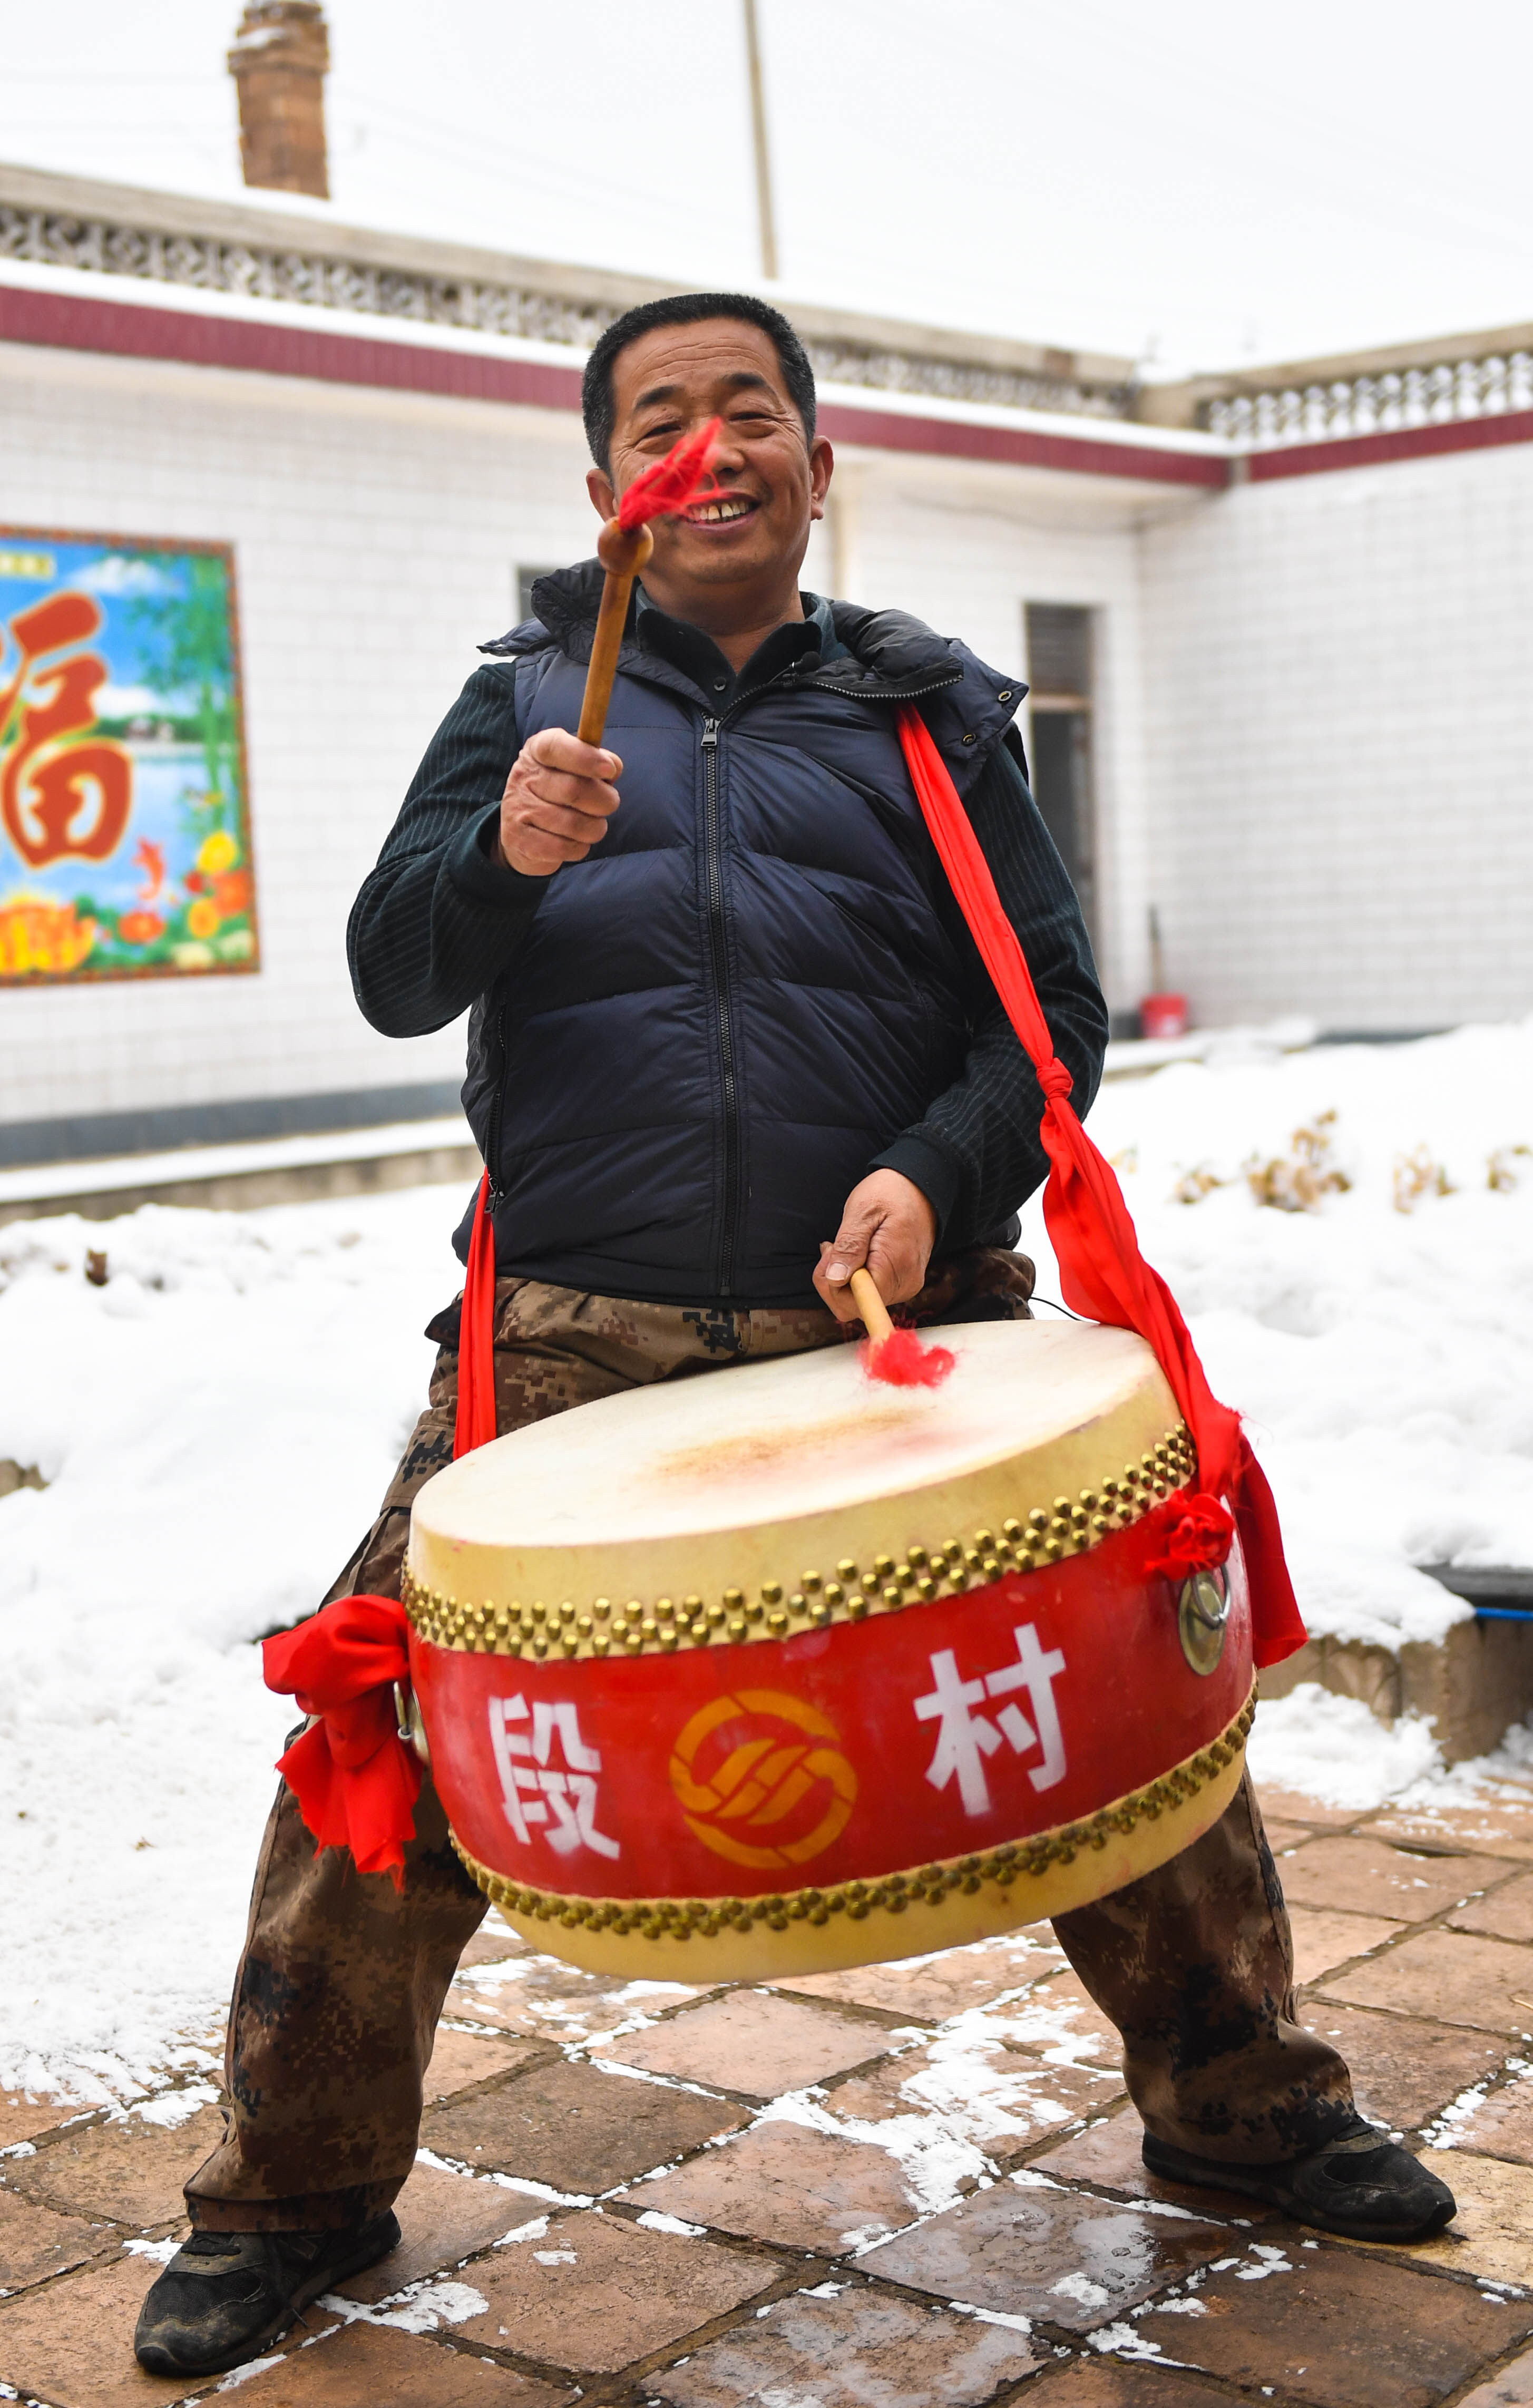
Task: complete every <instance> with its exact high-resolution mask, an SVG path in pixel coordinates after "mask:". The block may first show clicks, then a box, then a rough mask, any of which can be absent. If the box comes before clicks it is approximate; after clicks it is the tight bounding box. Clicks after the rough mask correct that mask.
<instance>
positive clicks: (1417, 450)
mask: <svg viewBox="0 0 1533 2408" xmlns="http://www.w3.org/2000/svg"><path fill="white" fill-rule="evenodd" d="M1503 443H1533V409H1509V410H1506V411H1505V412H1504V413H1503V414H1502V415H1501V416H1499V417H1495V418H1453V419H1450V420H1449V421H1448V422H1447V423H1446V424H1445V425H1443V426H1399V427H1396V428H1395V429H1393V431H1392V432H1390V433H1388V434H1384V435H1339V436H1337V437H1334V438H1333V439H1332V440H1331V441H1330V442H1328V443H1290V444H1284V445H1283V446H1282V449H1281V450H1278V451H1273V452H1250V453H1248V455H1247V471H1248V474H1249V476H1250V479H1251V482H1252V483H1253V484H1254V485H1265V484H1267V483H1268V482H1270V480H1271V479H1272V478H1274V477H1315V476H1323V475H1324V474H1325V471H1326V470H1327V469H1330V468H1377V467H1381V466H1383V465H1384V464H1385V463H1386V462H1387V461H1390V460H1428V459H1436V458H1439V457H1440V455H1441V454H1442V453H1443V452H1481V451H1484V450H1486V449H1487V448H1488V447H1491V446H1497V445H1500V444H1503Z"/></svg>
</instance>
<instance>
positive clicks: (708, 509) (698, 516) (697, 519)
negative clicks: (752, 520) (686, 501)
mask: <svg viewBox="0 0 1533 2408" xmlns="http://www.w3.org/2000/svg"><path fill="white" fill-rule="evenodd" d="M760 508H761V505H760V503H759V502H756V501H753V500H752V498H751V496H750V495H749V494H717V495H713V497H712V498H711V499H710V500H709V501H706V502H694V504H693V506H692V508H691V509H690V510H688V512H687V514H686V516H687V524H688V525H689V526H728V525H729V524H730V523H731V522H732V521H733V520H735V519H745V518H749V517H750V516H751V515H752V512H753V511H755V510H758V509H760Z"/></svg>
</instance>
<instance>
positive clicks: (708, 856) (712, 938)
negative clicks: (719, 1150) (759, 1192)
mask: <svg viewBox="0 0 1533 2408" xmlns="http://www.w3.org/2000/svg"><path fill="white" fill-rule="evenodd" d="M719 726H720V723H719V721H718V720H716V719H705V720H704V722H703V738H702V744H703V879H704V885H705V889H706V893H707V897H708V941H709V953H710V954H711V956H712V962H713V998H714V999H713V1010H714V1014H715V1019H716V1024H717V1028H718V1037H719V1063H720V1070H721V1074H722V1082H723V1087H724V1226H723V1228H722V1230H721V1231H720V1235H719V1251H718V1255H717V1266H718V1268H717V1273H716V1277H715V1282H714V1292H715V1294H716V1295H718V1296H729V1295H731V1294H732V1293H733V1291H734V1284H735V1241H736V1236H737V1225H738V1221H739V1210H740V1151H741V1149H740V1099H739V1081H738V1076H737V1073H736V1067H735V1023H734V1015H733V1013H732V1011H731V1010H730V1003H729V941H728V935H727V932H726V930H725V927H724V829H723V824H722V820H721V815H720V810H719Z"/></svg>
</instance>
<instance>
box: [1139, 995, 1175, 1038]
mask: <svg viewBox="0 0 1533 2408" xmlns="http://www.w3.org/2000/svg"><path fill="white" fill-rule="evenodd" d="M1186 1034H1187V998H1186V996H1184V995H1147V996H1145V997H1144V998H1143V1000H1142V1002H1141V1003H1140V1005H1139V1035H1140V1036H1141V1037H1185V1036H1186Z"/></svg>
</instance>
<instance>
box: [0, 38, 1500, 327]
mask: <svg viewBox="0 0 1533 2408" xmlns="http://www.w3.org/2000/svg"><path fill="white" fill-rule="evenodd" d="M760 8H761V17H762V23H763V39H764V47H765V53H766V84H767V98H768V108H769V111H770V118H771V131H772V141H773V149H774V167H775V173H776V179H777V190H778V218H779V246H780V254H781V292H782V293H783V294H786V295H788V296H790V297H791V296H793V295H795V294H797V295H800V296H802V297H804V298H806V299H809V298H812V299H815V300H824V301H829V302H832V303H840V304H842V305H844V306H847V307H854V308H867V309H877V310H882V311H887V312H890V313H892V314H895V315H897V316H901V317H909V318H918V319H925V320H928V321H934V322H938V323H942V324H947V325H954V326H968V327H976V328H979V327H982V328H987V329H990V330H993V331H995V332H997V333H1001V334H1008V335H1019V336H1025V337H1030V338H1032V339H1034V340H1037V341H1042V342H1049V343H1056V344H1062V345H1066V346H1072V347H1080V348H1091V349H1100V350H1105V351H1119V352H1123V353H1126V354H1129V355H1132V356H1135V357H1138V358H1139V359H1141V360H1146V361H1149V362H1152V363H1153V364H1154V366H1155V367H1156V368H1157V369H1158V370H1159V371H1160V372H1162V373H1165V372H1167V371H1168V370H1176V371H1182V370H1185V369H1188V368H1195V367H1218V366H1235V365H1239V364H1240V363H1243V362H1252V361H1257V360H1276V359H1281V358H1287V357H1294V356H1302V355H1304V354H1306V353H1314V352H1318V351H1341V350H1348V349H1353V348H1356V347H1359V346H1363V345H1368V344H1374V343H1383V342H1390V341H1399V340H1405V339H1407V338H1409V337H1417V336H1430V335H1437V334H1446V333H1450V332H1456V331H1459V330H1461V329H1468V328H1478V327H1483V326H1493V325H1503V324H1507V323H1511V322H1516V321H1519V320H1528V319H1533V136H1530V133H1529V124H1528V94H1529V92H1530V90H1533V9H1530V8H1529V7H1528V6H1527V0H1458V5H1456V6H1455V7H1449V8H1444V7H1441V6H1440V5H1433V6H1430V7H1429V6H1427V5H1426V0H1390V5H1388V6H1385V5H1384V0H1282V5H1280V6H1278V7H1268V8H1252V7H1247V8H1243V9H1242V8H1232V7H1230V6H1228V0H1158V5H1157V0H1065V5H1063V6H1061V5H1060V0H1047V4H1046V5H1045V0H945V5H942V6H935V5H933V0H760ZM238 13H239V10H238V0H152V5H151V6H147V7H146V6H142V5H140V6H137V7H124V6H123V5H122V0H50V5H49V6H48V7H36V6H35V5H34V0H0V34H3V37H4V38H3V47H0V157H3V158H6V159H8V160H11V161H16V162H24V163H26V164H29V165H40V166H50V167H57V168H67V169H71V170H74V171H76V172H80V173H86V174H93V175H98V176H103V177H109V178H115V179H120V180H123V181H128V182H134V183H142V184H151V185H159V186H165V187H171V188H174V189H178V190H190V191H194V192H204V193H224V194H232V193H237V192H238V191H239V190H240V186H239V182H238V169H237V157H236V136H235V108H234V98H233V89H232V86H231V84H230V82H229V79H228V77H227V75H226V74H225V72H224V67H223V55H224V51H225V50H226V48H227V44H228V40H229V37H230V36H231V35H232V33H233V31H234V29H235V26H236V22H237V19H238ZM327 13H328V17H329V22H330V28H331V47H332V55H333V59H334V70H333V73H332V75H331V79H330V87H329V116H330V138H331V163H332V188H333V192H334V195H335V198H334V201H333V204H332V208H333V213H334V214H335V215H336V216H337V218H338V219H341V220H354V221H358V222H365V223H368V224H375V225H382V226H394V227H400V228H404V229H407V230H409V231H411V232H417V233H428V234H437V235H443V236H455V237H458V238H461V239H466V240H472V241H477V242H481V243H485V244H488V245H490V246H492V247H494V248H503V249H506V250H510V251H523V252H528V253H532V254H534V255H537V256H539V257H544V258H552V259H563V260H582V261H589V262H593V263H595V264H598V265H609V266H619V267H628V268H634V269H639V270H642V271H644V272H646V273H649V274H652V275H656V276H661V277H665V278H666V279H674V280H677V281H685V282H689V283H690V282H694V281H695V282H697V283H711V282H729V283H738V282H759V254H758V251H757V247H756V224H755V213H754V188H753V183H752V169H751V156H750V145H749V116H748V103H747V96H746V85H745V57H744V42H743V36H742V33H741V15H740V8H739V6H738V0H552V5H550V0H328V9H327Z"/></svg>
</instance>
